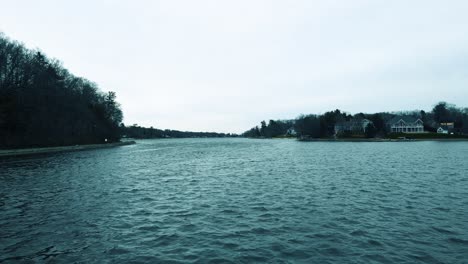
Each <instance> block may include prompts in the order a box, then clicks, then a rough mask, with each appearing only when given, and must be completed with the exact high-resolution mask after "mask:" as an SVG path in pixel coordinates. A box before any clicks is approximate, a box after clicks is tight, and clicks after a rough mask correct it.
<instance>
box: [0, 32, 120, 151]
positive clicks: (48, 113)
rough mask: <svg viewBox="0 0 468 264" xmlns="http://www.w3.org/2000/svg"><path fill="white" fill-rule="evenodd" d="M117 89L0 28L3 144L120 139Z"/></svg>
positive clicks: (0, 145) (0, 131) (0, 142)
mask: <svg viewBox="0 0 468 264" xmlns="http://www.w3.org/2000/svg"><path fill="white" fill-rule="evenodd" d="M122 118H123V115H122V110H121V108H120V105H119V104H118V103H117V101H116V94H115V93H114V92H108V93H104V92H102V91H100V90H99V88H98V86H97V85H96V84H95V83H93V82H91V81H89V80H87V79H84V78H81V77H77V76H75V75H73V74H71V73H70V72H69V71H68V70H67V69H65V68H64V67H63V66H62V65H61V63H60V62H59V61H57V60H55V59H51V58H48V57H47V56H45V55H44V54H43V53H42V52H41V51H39V50H31V49H27V48H25V46H24V45H23V44H21V43H19V42H17V41H12V40H10V39H9V38H7V37H6V36H5V35H4V34H2V33H0V148H18V147H40V146H62V145H74V144H90V143H103V142H106V141H107V142H113V141H118V140H119V138H120V129H119V125H120V123H121V122H122Z"/></svg>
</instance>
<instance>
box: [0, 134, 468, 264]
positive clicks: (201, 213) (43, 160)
mask: <svg viewBox="0 0 468 264" xmlns="http://www.w3.org/2000/svg"><path fill="white" fill-rule="evenodd" d="M0 212H1V214H0V262H24V263H28V262H52V263H56V262H63V263H72V262H82V263H110V262H112V263H116V262H117V263H128V262H131V261H132V262H141V263H168V262H173V263H176V262H181V263H190V262H200V263H225V262H234V263H252V262H275V263H300V262H301V263H468V142H445V143H443V142H409V143H331V142H328V143H327V142H322V143H319V142H309V143H301V142H296V141H294V140H249V139H182V140H177V139H172V140H147V141H140V142H138V144H137V145H133V146H125V147H120V148H113V149H103V150H93V151H84V152H74V153H63V154H54V155H45V156H35V157H29V158H21V159H20V158H10V159H4V160H0Z"/></svg>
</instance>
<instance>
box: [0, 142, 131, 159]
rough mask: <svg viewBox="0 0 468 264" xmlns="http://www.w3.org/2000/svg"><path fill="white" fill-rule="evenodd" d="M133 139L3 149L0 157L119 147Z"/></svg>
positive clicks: (128, 143) (129, 143) (0, 151)
mask: <svg viewBox="0 0 468 264" xmlns="http://www.w3.org/2000/svg"><path fill="white" fill-rule="evenodd" d="M135 143H136V142H135V141H123V142H115V143H106V144H90V145H75V146H62V147H45V148H26V149H4V150H0V158H3V157H15V156H29V155H37V154H51V153H60V152H74V151H82V150H91V149H103V148H112V147H120V146H127V145H133V144H135Z"/></svg>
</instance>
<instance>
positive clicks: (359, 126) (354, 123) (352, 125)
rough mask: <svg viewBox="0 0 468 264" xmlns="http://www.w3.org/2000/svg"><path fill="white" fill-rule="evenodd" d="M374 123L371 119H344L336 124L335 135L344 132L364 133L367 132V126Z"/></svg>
mask: <svg viewBox="0 0 468 264" xmlns="http://www.w3.org/2000/svg"><path fill="white" fill-rule="evenodd" d="M369 124H373V123H372V121H370V120H369V119H365V118H363V119H353V120H351V121H342V122H337V123H336V124H335V135H338V134H343V133H353V134H356V133H358V134H362V133H365V132H366V129H367V126H368V125H369Z"/></svg>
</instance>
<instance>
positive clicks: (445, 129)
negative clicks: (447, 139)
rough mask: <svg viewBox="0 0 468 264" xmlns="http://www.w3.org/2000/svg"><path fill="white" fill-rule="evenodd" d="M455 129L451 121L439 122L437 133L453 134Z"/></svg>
mask: <svg viewBox="0 0 468 264" xmlns="http://www.w3.org/2000/svg"><path fill="white" fill-rule="evenodd" d="M454 131H455V123H453V122H442V123H440V126H439V128H438V129H437V133H439V134H453V133H454Z"/></svg>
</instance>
